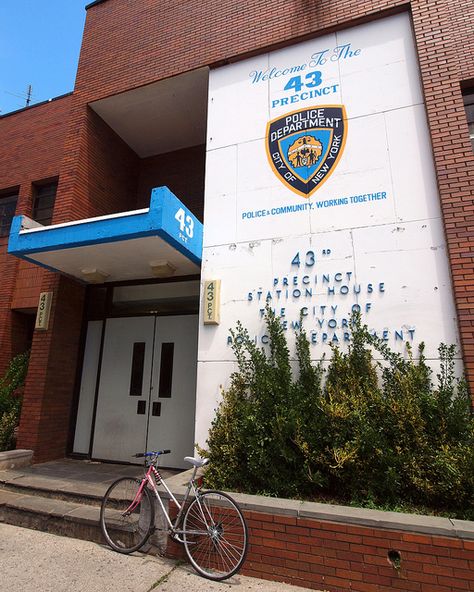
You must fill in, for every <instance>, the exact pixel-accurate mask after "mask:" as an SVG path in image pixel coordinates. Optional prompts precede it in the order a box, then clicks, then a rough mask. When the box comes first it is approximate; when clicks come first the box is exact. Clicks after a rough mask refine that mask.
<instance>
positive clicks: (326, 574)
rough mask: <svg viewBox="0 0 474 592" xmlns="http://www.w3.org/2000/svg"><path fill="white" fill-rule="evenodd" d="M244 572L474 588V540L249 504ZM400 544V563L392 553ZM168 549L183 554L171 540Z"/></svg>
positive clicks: (301, 582) (371, 588)
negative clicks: (395, 563)
mask: <svg viewBox="0 0 474 592" xmlns="http://www.w3.org/2000/svg"><path fill="white" fill-rule="evenodd" d="M245 515H246V519H247V524H248V526H249V541H250V547H249V552H248V555H247V559H246V561H245V563H244V566H243V568H242V573H243V574H246V575H249V576H254V577H257V578H264V579H267V580H276V581H279V582H285V583H288V584H293V585H296V586H304V587H306V588H312V589H315V590H324V591H325V592H326V591H327V592H346V591H349V590H351V591H357V592H394V591H395V590H400V591H402V592H409V591H414V592H415V591H416V592H457V591H459V592H460V591H461V590H463V591H466V590H468V591H469V590H471V591H472V590H474V577H473V573H474V540H463V539H460V538H448V537H443V536H434V535H428V534H426V535H425V534H415V533H410V532H401V531H397V530H388V529H385V528H383V529H382V528H380V529H377V528H367V527H364V526H355V525H351V524H343V523H335V522H327V521H321V520H313V519H305V518H297V517H293V516H279V515H272V514H266V513H261V512H246V513H245ZM391 550H394V551H398V552H399V554H400V558H401V563H400V569H396V568H395V567H394V566H393V564H392V563H391V562H390V561H389V559H388V552H389V551H391ZM167 553H168V555H169V556H171V557H183V549H182V546H179V545H177V543H173V542H170V543H169V544H168V549H167Z"/></svg>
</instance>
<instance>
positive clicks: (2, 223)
mask: <svg viewBox="0 0 474 592" xmlns="http://www.w3.org/2000/svg"><path fill="white" fill-rule="evenodd" d="M17 201H18V191H8V192H0V237H5V236H8V235H9V234H10V226H11V225H12V220H13V216H14V215H15V210H16V202H17Z"/></svg>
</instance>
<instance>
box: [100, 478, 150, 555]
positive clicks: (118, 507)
mask: <svg viewBox="0 0 474 592" xmlns="http://www.w3.org/2000/svg"><path fill="white" fill-rule="evenodd" d="M140 483H141V481H140V480H138V479H133V478H132V477H122V478H121V479H118V480H117V481H115V482H114V483H112V485H111V486H110V487H109V488H108V490H107V492H106V494H105V496H104V499H103V500H102V505H101V508H100V527H101V529H102V533H103V535H104V537H105V540H106V541H107V543H108V544H109V545H110V546H111V547H112V549H114V550H115V551H118V552H119V553H133V551H138V549H140V548H141V547H143V545H144V544H145V543H146V541H147V540H148V537H149V536H150V534H151V533H152V531H153V526H154V524H155V508H154V506H153V503H152V497H151V495H150V492H149V491H148V489H147V488H146V487H144V488H143V490H142V491H141V493H140V494H138V491H139V488H140Z"/></svg>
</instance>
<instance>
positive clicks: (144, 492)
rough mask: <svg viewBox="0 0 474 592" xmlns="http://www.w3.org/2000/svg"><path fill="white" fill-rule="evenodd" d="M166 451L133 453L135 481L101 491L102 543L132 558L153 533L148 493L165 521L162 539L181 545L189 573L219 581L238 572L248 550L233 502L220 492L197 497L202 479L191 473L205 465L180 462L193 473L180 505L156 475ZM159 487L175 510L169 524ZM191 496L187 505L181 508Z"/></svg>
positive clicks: (125, 479) (119, 482) (123, 481)
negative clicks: (139, 468) (138, 462)
mask: <svg viewBox="0 0 474 592" xmlns="http://www.w3.org/2000/svg"><path fill="white" fill-rule="evenodd" d="M169 453H170V450H160V451H152V452H145V453H137V454H135V455H134V457H135V458H142V457H145V463H146V464H145V466H147V467H148V469H147V470H146V471H145V474H144V476H143V477H142V478H141V479H136V478H133V477H122V478H120V479H117V481H115V482H114V483H112V485H111V486H110V487H109V488H108V490H107V491H106V493H105V495H104V498H103V500H102V505H101V508H100V526H101V529H102V533H103V535H104V537H105V539H106V541H107V543H108V544H109V545H110V547H112V549H114V550H115V551H118V552H119V553H133V552H134V551H138V550H139V549H141V548H142V547H143V545H144V544H145V543H146V542H147V540H148V539H149V537H150V536H151V534H152V533H153V532H154V530H155V505H154V503H153V498H152V493H154V495H155V497H156V499H157V500H158V503H159V505H160V507H161V511H162V513H163V515H164V517H165V518H166V522H167V525H168V528H167V532H168V535H169V536H170V537H171V538H172V539H173V540H174V541H177V542H178V543H181V544H183V545H184V549H185V551H186V555H187V557H188V559H189V561H190V563H191V565H192V566H193V568H194V569H195V570H196V571H197V572H198V573H199V574H200V575H201V576H203V577H205V578H208V579H210V580H217V581H220V580H225V579H227V578H230V577H231V576H233V575H234V574H235V573H236V572H237V571H238V570H239V569H240V568H241V566H242V564H243V562H244V560H245V556H246V554H247V548H248V529H247V525H246V523H245V519H244V516H243V514H242V512H241V510H240V508H239V507H238V505H237V504H236V502H235V501H234V500H233V499H232V498H231V497H230V495H228V494H227V493H223V492H221V491H215V490H207V491H202V490H201V486H202V479H201V478H200V479H196V473H197V470H198V469H199V468H200V467H203V466H205V465H206V464H207V463H208V462H209V459H203V460H199V459H196V458H193V457H190V456H187V457H186V458H185V459H184V460H185V461H187V462H189V463H191V464H192V465H193V467H194V471H193V473H192V476H191V479H190V480H189V482H188V486H187V490H186V494H185V496H184V500H183V501H182V503H181V504H180V503H179V502H178V500H177V499H176V497H175V496H174V495H173V493H172V492H171V491H170V489H169V487H168V486H167V484H166V483H165V481H164V480H163V478H162V477H161V475H160V472H159V470H158V466H157V462H158V458H159V457H160V456H161V455H163V454H169ZM160 485H161V486H163V488H164V489H165V491H166V492H167V495H168V496H169V499H170V503H171V502H173V503H174V505H175V506H176V507H177V516H176V518H175V520H174V522H173V521H172V520H171V518H170V515H169V513H168V512H167V510H166V508H165V505H164V503H163V500H162V498H161V495H160V492H159V491H158V486H160ZM191 493H192V497H193V499H192V500H191V501H190V503H189V505H187V502H188V498H189V496H190V494H191Z"/></svg>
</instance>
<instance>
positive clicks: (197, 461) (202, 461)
mask: <svg viewBox="0 0 474 592" xmlns="http://www.w3.org/2000/svg"><path fill="white" fill-rule="evenodd" d="M184 460H185V461H186V462H188V463H191V464H192V465H193V467H197V468H199V467H203V466H204V465H207V463H208V462H209V459H208V458H194V457H192V456H185V457H184Z"/></svg>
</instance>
